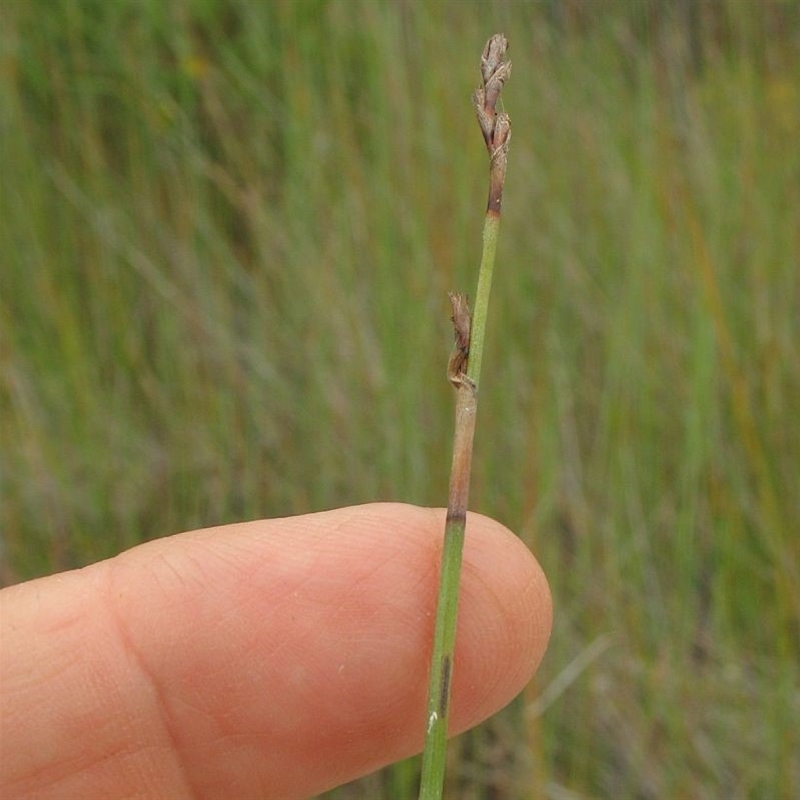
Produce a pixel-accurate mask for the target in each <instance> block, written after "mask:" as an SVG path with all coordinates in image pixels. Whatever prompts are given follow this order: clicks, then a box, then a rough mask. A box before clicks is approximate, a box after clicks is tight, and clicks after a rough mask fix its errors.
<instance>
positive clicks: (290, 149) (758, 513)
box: [0, 0, 800, 800]
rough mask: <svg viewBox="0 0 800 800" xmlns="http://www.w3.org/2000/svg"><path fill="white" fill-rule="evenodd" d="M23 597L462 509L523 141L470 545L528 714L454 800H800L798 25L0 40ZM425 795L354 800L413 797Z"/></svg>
mask: <svg viewBox="0 0 800 800" xmlns="http://www.w3.org/2000/svg"><path fill="white" fill-rule="evenodd" d="M0 14H1V15H2V16H1V18H0V37H1V42H2V51H1V52H0V70H1V71H0V125H2V129H1V130H0V137H1V138H0V253H2V256H0V260H1V261H2V265H1V272H0V311H1V313H2V317H1V319H0V326H2V327H1V329H0V333H1V335H2V347H1V349H0V352H1V353H2V432H1V433H0V435H1V436H2V505H1V507H0V523H2V529H1V530H2V548H3V550H2V580H3V581H4V582H5V583H10V582H14V581H18V580H23V579H26V578H30V577H33V576H36V575H42V574H46V573H49V572H53V571H57V570H64V569H69V568H71V567H76V566H79V565H82V564H86V563H88V562H91V561H95V560H97V559H101V558H105V557H108V556H111V555H113V554H115V553H118V552H119V551H120V550H122V549H124V548H126V547H130V546H132V545H135V544H136V543H137V542H140V541H143V540H145V539H149V538H152V537H156V536H162V535H167V534H170V533H174V532H177V531H179V530H184V529H190V528H194V527H201V526H210V525H215V524H219V523H224V522H229V521H233V520H242V519H251V518H257V517H262V516H280V515H288V514H294V513H301V512H307V511H311V510H315V509H323V508H329V507H332V506H339V505H344V504H350V503H359V502H365V501H371V500H377V499H386V500H390V499H391V500H404V501H408V502H412V503H418V504H426V505H443V504H445V502H446V491H447V489H446V486H447V472H448V467H449V448H450V438H451V433H452V405H453V393H452V389H451V388H450V386H449V385H448V383H447V381H446V380H445V378H444V368H445V364H446V361H447V357H448V355H449V351H450V347H451V340H452V332H451V330H450V324H449V320H448V316H449V307H448V303H447V297H446V292H447V290H448V289H457V290H462V291H468V292H470V293H472V292H474V282H475V280H476V273H477V265H478V261H479V256H480V235H481V228H482V220H483V212H484V205H485V193H486V177H487V176H486V171H487V167H486V157H485V152H484V149H483V142H482V139H481V136H480V132H479V129H478V126H477V124H476V122H475V121H474V119H473V112H472V107H471V104H470V101H469V96H470V92H471V91H472V89H473V88H474V86H475V85H476V84H477V80H478V57H479V55H480V52H481V49H482V47H483V44H484V42H485V40H486V38H487V37H488V36H489V35H490V34H491V33H493V32H496V31H503V32H505V33H506V35H507V36H508V37H509V40H510V42H511V51H510V56H511V58H512V60H513V62H514V74H513V76H512V79H511V81H510V82H509V83H508V85H507V87H506V89H505V91H504V98H505V108H506V110H507V111H509V113H510V114H511V117H512V120H513V127H514V136H513V141H512V144H511V153H510V159H509V176H508V181H507V184H506V197H505V207H504V213H503V224H502V228H501V234H500V244H499V252H498V266H497V270H496V279H495V289H494V294H493V298H492V308H491V311H490V325H489V337H488V343H487V353H486V363H485V365H484V376H483V377H484V380H483V384H482V393H481V402H482V406H481V414H480V419H479V422H478V438H477V443H476V462H477V463H476V467H475V476H474V484H473V492H472V507H473V508H474V509H476V510H479V511H482V512H484V513H487V514H490V515H492V516H495V517H497V518H499V519H500V520H502V521H503V522H504V523H506V524H507V525H508V526H510V527H511V528H512V529H514V530H515V531H517V532H518V533H519V535H520V536H521V537H523V538H524V540H525V541H526V542H527V543H528V544H529V545H530V546H531V548H532V549H533V550H534V552H535V553H536V554H537V556H538V557H539V559H540V560H541V562H542V563H543V565H544V567H545V569H546V571H547V573H548V575H549V577H550V581H551V584H552V588H553V593H554V598H555V606H556V622H555V629H554V632H553V637H552V642H551V646H550V651H549V653H548V655H547V657H546V659H545V662H544V664H543V666H542V668H541V670H540V672H539V675H538V677H537V679H536V682H535V684H534V685H531V686H530V687H528V689H527V690H526V691H525V693H524V695H523V696H522V697H520V698H519V699H518V701H516V702H515V703H514V704H512V706H510V707H509V708H508V709H506V710H505V711H504V712H502V713H501V714H498V715H497V716H496V717H495V718H494V719H492V720H490V721H489V722H488V723H486V724H485V725H483V726H481V727H480V728H479V729H478V730H476V731H474V732H472V733H471V734H468V735H466V736H463V737H461V738H459V739H458V740H456V741H455V742H453V744H452V746H451V759H452V760H451V765H450V769H449V776H448V781H449V783H448V790H447V796H448V797H452V798H464V800H467V799H468V798H476V799H478V798H480V799H487V800H488V798H495V799H499V798H551V799H552V800H567V799H568V798H569V800H572V799H573V798H590V797H591V798H596V797H606V798H667V797H692V798H720V797H726V798H766V797H775V798H778V797H784V798H789V797H796V796H797V795H796V794H795V793H796V792H797V790H798V787H799V786H800V734H798V726H797V719H798V718H800V676H799V673H800V668H799V667H798V661H799V660H800V644H799V643H798V642H799V639H800V628H799V626H798V620H799V619H800V537H798V529H799V528H800V524H799V523H798V520H800V347H798V342H799V341H800V148H799V147H798V141H800V57H799V56H798V52H800V3H797V2H792V1H787V2H781V1H780V0H762V2H755V1H754V2H743V1H740V0H719V2H714V3H706V2H692V0H685V2H678V1H677V0H676V1H675V2H667V1H666V0H664V1H662V2H656V1H655V0H652V1H651V2H645V1H644V0H641V1H635V0H632V1H631V2H624V1H623V0H620V1H619V2H611V1H610V0H608V1H603V0H597V1H596V2H588V1H587V0H551V1H550V2H531V3H522V2H518V3H515V2H499V1H498V2H486V0H483V1H482V2H469V1H468V0H463V2H441V3H439V2H410V1H406V2H403V1H402V0H396V1H394V2H391V1H390V0H386V1H385V2H381V1H379V0H351V1H350V2H344V1H342V0H340V1H339V2H336V1H335V0H331V1H330V2H326V1H325V0H314V2H255V1H253V2H246V1H245V0H239V1H237V0H227V1H226V2H222V1H219V2H218V1H217V0H172V2H166V3H165V2H160V0H114V2H107V0H48V1H47V2H45V1H44V0H38V1H37V0H28V1H27V2H26V1H25V0H2V2H1V3H0ZM417 767H418V765H417V762H416V761H415V760H411V761H409V762H406V763H404V764H400V765H395V766H394V767H390V768H388V769H386V770H384V771H383V772H382V773H379V774H377V775H373V776H369V777H367V778H365V779H364V780H362V781H360V782H358V783H355V784H353V785H351V786H347V787H343V788H341V789H339V790H337V791H335V792H333V793H331V795H330V797H331V798H338V799H339V800H352V799H353V798H362V797H363V798H380V797H384V798H405V797H413V796H415V791H416V789H415V787H416V775H417Z"/></svg>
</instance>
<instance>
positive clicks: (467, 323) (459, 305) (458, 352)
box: [447, 292, 472, 388]
mask: <svg viewBox="0 0 800 800" xmlns="http://www.w3.org/2000/svg"><path fill="white" fill-rule="evenodd" d="M447 296H448V297H449V298H450V305H451V306H452V307H453V316H452V317H451V319H452V320H453V331H454V332H455V338H456V341H455V345H454V346H453V353H452V355H451V356H450V361H449V362H448V364H447V377H448V379H449V380H450V383H452V384H453V386H455V387H456V388H458V387H459V386H461V384H462V383H463V381H464V378H465V377H466V375H467V364H468V363H469V341H470V331H471V327H472V314H471V313H470V310H469V302H468V301H467V296H466V295H465V294H459V293H458V292H448V294H447Z"/></svg>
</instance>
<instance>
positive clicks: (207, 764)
mask: <svg viewBox="0 0 800 800" xmlns="http://www.w3.org/2000/svg"><path fill="white" fill-rule="evenodd" d="M443 524H444V511H443V510H432V509H422V508H417V507H414V506H406V505H400V504H374V505H367V506H355V507H351V508H343V509H338V510H335V511H328V512H323V513H319V514H309V515H305V516H300V517H290V518H287V519H276V520H260V521H257V522H249V523H242V524H238V525H225V526H222V527H218V528H210V529H207V530H200V531H192V532H189V533H184V534H180V535H177V536H172V537H169V538H166V539H159V540H155V541H152V542H148V543H147V544H143V545H141V546H139V547H136V548H134V549H133V550H130V551H128V552H125V553H123V554H121V555H119V556H117V557H116V558H113V559H111V560H108V561H103V562H101V563H98V564H94V565H92V566H89V567H86V568H84V569H81V570H76V571H73V572H68V573H63V574H60V575H55V576H52V577H49V578H42V579H39V580H36V581H31V582H29V583H26V584H20V585H18V586H13V587H10V588H8V589H4V590H3V591H2V592H0V680H1V681H2V684H1V685H0V689H1V690H2V696H1V700H2V705H0V736H1V737H2V738H1V739H0V747H1V748H2V749H1V750H0V795H2V797H4V798H6V800H12V798H13V799H14V800H20V799H21V798H37V800H45V798H59V800H70V798H81V800H89V799H90V798H91V799H92V800H95V799H96V798H97V799H99V798H115V799H117V798H134V797H135V798H167V797H168V798H214V799H215V800H216V799H217V798H301V797H307V796H309V795H313V794H317V793H320V792H322V791H325V790H326V789H329V788H332V787H334V786H337V785H339V784H342V783H344V782H347V781H349V780H352V779H354V778H357V777H358V776H360V775H363V774H366V773H368V772H370V771H373V770H376V769H378V768H379V767H381V766H383V765H385V764H388V763H391V762H393V761H396V760H398V759H401V758H404V757H406V756H409V755H411V754H413V753H415V752H417V751H419V750H420V749H421V747H422V738H423V725H424V718H425V695H426V690H427V685H426V684H427V679H426V675H427V671H428V661H429V657H430V646H431V639H432V634H433V623H434V614H435V602H436V600H435V598H436V593H437V581H438V565H439V554H440V552H441V540H442V529H443ZM550 624H551V606H550V595H549V591H548V588H547V583H546V580H545V578H544V575H543V574H542V572H541V569H540V568H539V566H538V564H537V563H536V561H535V560H534V558H533V556H531V554H530V553H529V551H528V550H527V548H526V547H525V546H524V545H523V543H522V542H521V541H519V540H518V539H517V538H515V537H514V536H513V535H512V534H511V533H509V531H507V530H506V529H505V528H503V527H502V526H501V525H500V524H499V523H497V522H494V521H492V520H490V519H488V518H486V517H481V516H479V515H476V514H470V515H469V517H468V523H467V536H466V544H465V550H464V561H463V572H462V583H461V596H460V606H459V629H458V640H457V646H456V655H455V670H454V676H453V701H452V711H451V731H452V733H457V732H460V731H463V730H465V729H466V728H469V727H471V726H473V725H475V724H477V723H478V722H480V721H481V720H483V719H485V718H486V717H488V716H490V715H491V714H492V713H494V712H495V711H497V710H498V709H499V708H501V707H502V706H504V705H505V704H506V703H508V702H509V701H510V700H511V699H512V698H513V697H514V696H515V695H516V694H517V693H518V692H519V691H520V690H521V689H522V688H523V686H524V685H525V684H526V683H527V682H528V680H529V679H530V678H531V676H532V675H533V673H534V671H535V669H536V667H537V665H538V663H539V661H540V659H541V657H542V654H543V652H544V648H545V645H546V643H547V637H548V635H549V632H550Z"/></svg>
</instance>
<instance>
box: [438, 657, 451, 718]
mask: <svg viewBox="0 0 800 800" xmlns="http://www.w3.org/2000/svg"><path fill="white" fill-rule="evenodd" d="M450 668H451V661H450V656H445V657H444V658H443V659H442V690H441V693H440V695H439V717H440V719H446V718H447V706H448V704H449V702H450Z"/></svg>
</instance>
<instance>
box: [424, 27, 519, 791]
mask: <svg viewBox="0 0 800 800" xmlns="http://www.w3.org/2000/svg"><path fill="white" fill-rule="evenodd" d="M507 46H508V43H507V41H506V38H505V36H503V35H502V34H496V35H494V36H492V37H491V39H489V41H488V42H487V44H486V47H485V48H484V51H483V55H482V57H481V73H482V76H483V85H482V86H481V87H479V88H478V89H477V90H476V92H475V94H474V95H473V98H472V99H473V103H474V105H475V110H476V112H477V115H478V122H479V123H480V126H481V131H482V132H483V136H484V141H485V142H486V147H487V149H488V151H489V155H490V157H491V166H490V176H489V202H488V207H487V210H486V220H485V223H484V229H483V256H482V258H481V267H480V273H479V275H478V289H477V293H476V297H475V313H474V317H473V316H471V315H470V311H469V306H468V305H467V300H466V298H465V297H464V296H463V295H460V294H451V295H450V302H451V304H452V307H453V326H454V329H455V338H456V344H455V348H454V350H453V354H452V356H451V357H450V363H449V365H448V370H447V373H448V378H449V379H450V382H451V383H452V384H453V386H455V388H456V419H455V434H454V438H453V461H452V466H451V470H450V492H449V499H448V505H447V520H446V522H445V529H444V545H443V548H442V563H441V572H440V578H439V596H438V600H437V606H436V627H435V631H434V641H433V652H432V655H431V669H430V680H429V684H428V704H427V721H426V729H425V730H426V734H425V750H424V752H423V755H422V778H421V782H420V794H419V797H420V800H439V798H441V797H442V791H443V788H444V772H445V761H446V756H447V724H448V718H449V710H450V690H451V685H452V677H453V652H454V649H455V637H456V621H457V616H458V587H459V580H460V575H461V557H462V553H463V548H464V533H465V529H466V523H467V504H468V499H469V476H470V467H471V463H472V443H473V439H474V436H475V419H476V413H477V409H478V381H479V378H480V371H481V362H482V360H483V341H484V336H485V331H486V316H487V311H488V307H489V294H490V290H491V285H492V273H493V271H494V261H495V252H496V249H497V233H498V229H499V225H500V208H501V205H502V198H503V184H504V182H505V172H506V157H507V154H508V141H509V139H510V137H511V128H510V123H509V120H508V115H506V114H504V113H500V114H498V113H497V111H496V109H495V106H496V103H497V98H498V97H499V95H500V90H501V89H502V88H503V84H504V83H505V81H506V80H507V78H508V76H509V75H510V74H511V62H510V61H506V60H505V52H506V48H507Z"/></svg>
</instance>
